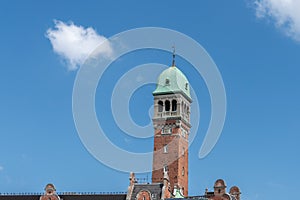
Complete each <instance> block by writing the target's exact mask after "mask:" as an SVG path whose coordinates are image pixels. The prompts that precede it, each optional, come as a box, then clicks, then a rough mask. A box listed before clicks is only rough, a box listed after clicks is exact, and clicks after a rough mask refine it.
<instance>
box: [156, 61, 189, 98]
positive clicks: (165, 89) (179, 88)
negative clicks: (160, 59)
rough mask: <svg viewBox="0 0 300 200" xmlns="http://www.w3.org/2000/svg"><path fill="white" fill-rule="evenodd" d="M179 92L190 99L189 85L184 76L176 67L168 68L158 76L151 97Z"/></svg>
mask: <svg viewBox="0 0 300 200" xmlns="http://www.w3.org/2000/svg"><path fill="white" fill-rule="evenodd" d="M180 92H182V93H183V94H185V95H186V96H187V97H188V98H190V99H192V98H191V94H190V84H189V81H188V80H187V78H186V77H185V75H184V74H183V73H182V72H181V71H180V70H179V69H178V68H177V67H176V66H172V67H169V68H168V69H166V70H164V71H163V72H162V73H161V74H160V75H159V77H158V80H157V86H156V89H155V90H154V92H153V95H159V94H170V93H180Z"/></svg>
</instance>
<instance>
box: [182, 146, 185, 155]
mask: <svg viewBox="0 0 300 200" xmlns="http://www.w3.org/2000/svg"><path fill="white" fill-rule="evenodd" d="M184 155H185V148H184V147H182V156H183V157H184Z"/></svg>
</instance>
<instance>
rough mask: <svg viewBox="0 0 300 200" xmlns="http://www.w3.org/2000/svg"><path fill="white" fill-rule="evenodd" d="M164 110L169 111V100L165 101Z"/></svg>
mask: <svg viewBox="0 0 300 200" xmlns="http://www.w3.org/2000/svg"><path fill="white" fill-rule="evenodd" d="M165 111H170V101H169V100H166V101H165Z"/></svg>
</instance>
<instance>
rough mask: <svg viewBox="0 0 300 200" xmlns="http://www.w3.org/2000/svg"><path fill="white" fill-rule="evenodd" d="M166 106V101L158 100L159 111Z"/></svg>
mask: <svg viewBox="0 0 300 200" xmlns="http://www.w3.org/2000/svg"><path fill="white" fill-rule="evenodd" d="M163 107H164V103H163V102H162V101H158V112H162V111H163Z"/></svg>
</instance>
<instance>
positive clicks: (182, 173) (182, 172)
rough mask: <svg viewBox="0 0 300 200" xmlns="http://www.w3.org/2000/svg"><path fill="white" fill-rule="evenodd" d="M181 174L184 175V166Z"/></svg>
mask: <svg viewBox="0 0 300 200" xmlns="http://www.w3.org/2000/svg"><path fill="white" fill-rule="evenodd" d="M181 175H182V176H184V167H182V171H181Z"/></svg>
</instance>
